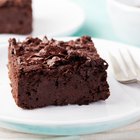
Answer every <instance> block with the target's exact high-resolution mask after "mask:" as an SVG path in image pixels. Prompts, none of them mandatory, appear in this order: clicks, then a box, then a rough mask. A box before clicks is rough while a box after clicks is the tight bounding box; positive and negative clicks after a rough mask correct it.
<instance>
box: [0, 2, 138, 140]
mask: <svg viewBox="0 0 140 140" xmlns="http://www.w3.org/2000/svg"><path fill="white" fill-rule="evenodd" d="M73 1H74V2H76V3H77V4H78V5H79V6H81V7H82V9H83V10H84V11H85V13H86V21H85V23H84V26H83V27H82V28H81V29H80V30H79V31H78V32H76V33H75V34H73V35H71V36H81V35H90V36H92V37H96V38H103V39H108V40H114V41H120V40H119V39H118V38H117V36H116V35H115V33H114V32H113V28H112V26H111V22H110V19H109V16H108V11H107V3H106V0H88V1H86V0H73ZM3 139H8V140H20V139H22V140H23V139H26V140H34V139H35V140H93V139H94V140H104V139H107V140H112V139H113V140H128V139H129V140H131V139H133V140H138V139H140V122H136V123H134V124H131V125H129V126H126V127H123V128H120V129H115V130H112V131H109V132H104V133H99V134H92V135H85V136H73V137H67V138H66V137H53V136H39V135H31V134H25V133H18V132H14V131H9V130H6V129H2V128H0V140H3Z"/></svg>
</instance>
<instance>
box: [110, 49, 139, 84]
mask: <svg viewBox="0 0 140 140" xmlns="http://www.w3.org/2000/svg"><path fill="white" fill-rule="evenodd" d="M126 52H127V57H128V59H127V60H130V61H129V62H128V61H127V60H126V58H125V57H124V55H123V54H122V52H121V51H119V54H120V59H121V61H122V63H123V68H124V69H123V68H122V67H121V64H120V63H119V60H117V58H116V57H114V56H113V55H112V54H111V53H109V56H110V60H111V64H112V68H113V72H114V76H115V78H116V80H117V81H119V82H121V83H123V84H130V83H135V82H140V67H139V65H138V64H137V63H136V61H135V60H134V58H133V56H132V54H131V53H130V52H129V51H128V50H127V51H126ZM130 62H131V64H132V66H130ZM132 67H133V70H134V71H133V70H132Z"/></svg>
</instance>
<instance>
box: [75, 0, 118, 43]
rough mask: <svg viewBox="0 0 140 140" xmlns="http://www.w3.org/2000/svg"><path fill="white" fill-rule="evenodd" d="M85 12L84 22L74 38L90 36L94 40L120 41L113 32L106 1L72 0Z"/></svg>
mask: <svg viewBox="0 0 140 140" xmlns="http://www.w3.org/2000/svg"><path fill="white" fill-rule="evenodd" d="M73 1H74V2H76V3H77V4H78V5H79V6H80V7H81V8H82V9H83V10H84V12H85V15H86V21H85V23H84V25H83V27H82V28H81V29H80V30H79V31H78V32H76V33H75V34H74V36H81V35H90V36H92V37H96V38H103V39H109V40H115V41H120V40H119V39H118V38H117V36H116V35H115V33H114V32H113V29H112V25H111V21H110V18H109V14H108V10H107V1H106V0H73Z"/></svg>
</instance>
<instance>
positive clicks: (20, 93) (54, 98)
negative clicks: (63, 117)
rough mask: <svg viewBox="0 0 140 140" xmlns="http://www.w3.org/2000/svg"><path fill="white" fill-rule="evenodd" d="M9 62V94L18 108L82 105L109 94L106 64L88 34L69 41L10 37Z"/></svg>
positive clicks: (106, 96) (104, 97) (105, 97)
mask: <svg viewBox="0 0 140 140" xmlns="http://www.w3.org/2000/svg"><path fill="white" fill-rule="evenodd" d="M8 66H9V77H10V79H11V86H12V94H13V97H14V99H15V102H16V104H17V105H18V106H19V107H21V108H27V109H33V108H39V107H45V106H49V105H68V104H78V105H84V104H89V103H91V102H95V101H98V100H105V99H107V98H108V97H109V95H110V93H109V85H108V83H107V81H106V79H107V72H106V69H107V67H108V64H107V62H106V61H105V60H103V59H102V58H100V56H99V54H98V53H97V51H96V48H95V47H94V44H93V42H92V40H91V38H90V37H88V36H83V37H81V38H78V39H76V40H75V41H74V40H71V41H68V42H63V41H57V40H54V39H51V40H48V39H47V37H44V39H43V40H41V39H39V38H31V37H28V38H26V40H24V41H23V42H17V41H16V40H15V39H10V40H9V64H8Z"/></svg>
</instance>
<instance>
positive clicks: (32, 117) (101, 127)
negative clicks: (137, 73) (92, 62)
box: [0, 38, 140, 135]
mask: <svg viewBox="0 0 140 140" xmlns="http://www.w3.org/2000/svg"><path fill="white" fill-rule="evenodd" d="M59 39H60V40H69V39H73V38H59ZM93 40H94V42H95V45H96V48H97V49H98V51H99V53H100V54H101V56H102V57H103V58H105V59H106V60H107V61H108V62H109V63H110V61H109V59H108V52H110V53H112V54H114V55H116V56H117V55H118V53H117V51H118V49H121V50H122V51H125V49H126V48H127V49H129V50H130V51H131V52H132V54H134V56H135V58H136V59H138V60H140V55H139V54H140V49H138V48H133V47H130V46H126V45H123V44H118V43H115V42H109V41H105V40H100V39H93ZM7 46H8V45H7V43H1V44H0V56H1V60H0V125H1V127H4V128H9V129H13V130H16V131H21V132H28V133H36V134H51V135H78V134H90V133H97V132H103V131H107V130H110V129H113V128H118V127H121V126H124V125H127V124H130V123H132V122H135V121H137V120H139V118H140V85H137V84H133V85H123V84H120V83H118V82H117V81H116V80H115V79H114V78H113V75H112V71H111V67H109V69H108V82H109V85H110V92H111V96H110V97H109V99H107V100H106V101H100V102H96V103H92V104H90V105H83V106H78V105H69V106H63V107H54V106H51V107H46V108H42V109H35V110H23V109H20V108H18V107H17V106H16V105H15V102H14V100H13V98H12V95H11V92H10V86H9V79H8V71H7V66H6V65H7Z"/></svg>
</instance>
